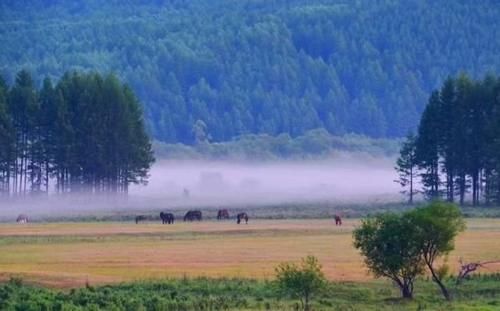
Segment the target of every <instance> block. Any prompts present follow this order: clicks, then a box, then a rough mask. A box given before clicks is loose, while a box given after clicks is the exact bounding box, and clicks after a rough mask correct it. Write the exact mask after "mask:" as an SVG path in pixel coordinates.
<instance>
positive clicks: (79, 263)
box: [0, 218, 500, 291]
mask: <svg viewBox="0 0 500 311" xmlns="http://www.w3.org/2000/svg"><path fill="white" fill-rule="evenodd" d="M358 221H359V220H355V219H354V220H353V219H348V220H345V221H344V225H343V226H342V227H336V226H335V225H334V224H333V223H332V220H260V219H259V220H251V221H250V223H249V224H248V225H237V224H235V223H234V222H233V221H221V222H217V221H204V222H201V223H183V222H178V223H176V224H174V225H170V226H169V225H161V224H159V223H157V222H145V223H140V224H138V225H136V224H135V223H130V222H127V223H123V222H122V223H119V222H95V223H84V222H81V223H80V222H67V223H40V224H36V223H32V224H26V225H18V224H0V254H1V256H0V277H1V278H2V279H4V280H5V279H9V278H10V277H19V278H22V279H24V280H26V281H29V282H32V283H37V284H42V285H45V286H49V287H56V288H74V287H82V286H84V285H85V284H90V285H100V284H111V283H120V282H129V281H144V280H154V279H165V278H184V277H189V278H192V277H209V278H245V279H256V280H271V279H272V278H273V277H274V267H275V266H276V265H277V264H278V263H280V262H282V261H298V260H300V258H301V257H304V256H307V255H314V256H316V257H317V258H318V259H319V260H320V262H321V263H322V264H323V269H324V272H325V274H326V276H327V278H328V279H329V280H331V281H335V282H371V281H373V277H372V276H371V275H370V274H368V273H367V270H366V269H365V268H364V266H363V262H362V258H361V257H360V256H359V254H358V252H357V251H356V250H355V249H354V247H353V246H352V236H351V232H352V229H353V228H354V227H355V226H356V225H357V224H358ZM499 241H500V219H488V218H484V219H468V220H467V230H466V232H464V233H462V234H461V235H460V236H459V237H458V239H457V243H456V250H455V251H453V252H452V253H451V255H450V256H449V258H448V262H449V264H450V266H451V268H452V271H453V273H455V272H456V271H457V266H458V261H459V258H463V259H464V260H465V261H474V260H493V259H498V258H500V247H499ZM483 272H488V273H492V272H500V265H497V266H491V267H490V269H489V270H484V271H483ZM499 291H500V288H499Z"/></svg>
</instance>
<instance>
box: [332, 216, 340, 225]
mask: <svg viewBox="0 0 500 311" xmlns="http://www.w3.org/2000/svg"><path fill="white" fill-rule="evenodd" d="M333 218H334V219H335V226H342V218H340V216H339V215H333Z"/></svg>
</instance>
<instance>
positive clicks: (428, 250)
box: [353, 201, 465, 300]
mask: <svg viewBox="0 0 500 311" xmlns="http://www.w3.org/2000/svg"><path fill="white" fill-rule="evenodd" d="M464 229H465V223H464V220H463V218H462V215H461V213H460V209H459V208H458V207H457V206H456V205H454V204H451V203H445V202H439V201H436V202H432V203H430V204H428V205H426V206H423V207H420V208H417V209H414V210H411V211H408V212H405V213H403V214H399V215H396V214H391V213H388V214H381V215H378V216H376V217H375V218H368V219H365V220H363V222H362V224H361V226H360V227H359V228H356V229H355V230H354V232H353V236H354V246H355V247H356V248H358V249H359V250H360V251H361V254H362V255H363V256H364V257H365V264H366V265H367V267H368V268H369V269H370V270H371V271H372V272H373V273H374V274H375V276H377V277H387V278H389V279H391V280H393V281H394V283H396V284H397V285H398V286H399V288H400V289H401V294H402V296H403V297H404V298H412V296H413V284H414V281H415V278H416V277H417V276H419V275H421V274H423V273H424V271H425V267H427V268H428V269H429V272H430V274H431V275H432V280H433V281H434V282H436V284H437V285H438V286H439V288H440V290H441V292H442V293H443V296H444V297H445V298H446V299H448V300H449V299H450V298H451V297H450V294H449V291H448V290H447V288H446V286H445V284H444V282H443V278H444V277H445V276H446V273H447V269H448V267H447V265H446V264H443V265H442V266H440V267H437V266H436V260H438V259H439V258H441V257H443V256H446V255H448V254H449V253H450V252H451V251H452V250H453V249H454V241H455V237H456V236H457V235H458V234H459V233H460V232H462V231H463V230H464Z"/></svg>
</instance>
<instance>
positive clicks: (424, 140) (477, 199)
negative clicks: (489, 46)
mask: <svg viewBox="0 0 500 311" xmlns="http://www.w3.org/2000/svg"><path fill="white" fill-rule="evenodd" d="M499 138H500V79H499V78H498V77H495V76H493V75H487V76H486V77H484V78H483V79H480V80H474V79H471V78H470V77H468V76H467V75H465V74H461V75H459V76H457V77H449V78H448V79H446V80H445V81H444V83H443V85H442V87H441V88H440V89H437V90H435V91H434V92H432V94H431V95H430V98H429V101H428V104H427V106H426V108H425V110H424V113H423V115H422V119H421V120H420V124H419V126H418V132H417V134H416V135H415V136H414V135H409V136H408V137H407V139H406V141H405V142H404V144H403V147H402V148H401V155H400V158H399V159H398V162H397V169H398V171H399V173H400V176H401V179H400V180H399V181H400V183H401V185H402V186H404V187H405V188H407V193H408V194H409V197H410V201H411V200H412V196H413V194H414V193H415V192H417V191H419V190H418V188H417V187H416V182H417V181H421V183H422V186H423V192H424V194H425V195H426V196H427V197H428V198H430V199H436V198H443V199H446V200H447V201H450V202H459V203H460V204H464V203H466V201H467V199H470V201H471V203H472V204H473V205H478V204H480V203H485V204H487V205H489V204H491V203H496V204H498V203H500V140H499Z"/></svg>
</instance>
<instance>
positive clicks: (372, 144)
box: [153, 128, 401, 161]
mask: <svg viewBox="0 0 500 311" xmlns="http://www.w3.org/2000/svg"><path fill="white" fill-rule="evenodd" d="M400 142H401V140H395V139H387V138H378V139H375V138H368V137H366V136H360V135H353V134H350V135H344V136H334V135H331V134H330V133H328V132H327V131H326V130H325V129H322V128H319V129H314V130H310V131H307V132H305V133H304V134H303V135H299V136H297V137H291V136H290V135H288V134H280V135H278V136H271V135H267V134H260V135H255V134H249V135H242V136H239V137H235V138H234V139H232V140H230V141H225V142H212V143H209V142H208V143H198V144H195V145H193V146H189V145H184V144H165V143H162V142H159V141H155V143H154V144H153V149H154V151H155V155H156V156H157V157H160V158H167V159H184V160H185V159H216V160H250V161H255V160H277V159H326V158H330V157H335V156H341V155H346V154H350V155H353V154H356V155H357V156H362V155H364V156H368V157H391V158H392V157H393V156H394V155H396V154H397V153H398V150H399V145H400Z"/></svg>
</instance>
